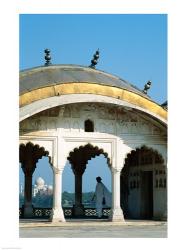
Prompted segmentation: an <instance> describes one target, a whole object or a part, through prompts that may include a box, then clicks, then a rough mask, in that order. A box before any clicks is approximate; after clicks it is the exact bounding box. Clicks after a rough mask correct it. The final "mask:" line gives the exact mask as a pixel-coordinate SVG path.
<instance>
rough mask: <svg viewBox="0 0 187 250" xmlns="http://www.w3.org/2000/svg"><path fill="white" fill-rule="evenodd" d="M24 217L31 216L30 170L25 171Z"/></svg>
mask: <svg viewBox="0 0 187 250" xmlns="http://www.w3.org/2000/svg"><path fill="white" fill-rule="evenodd" d="M23 214H24V218H32V217H33V206H32V172H26V173H25V187H24V212H23Z"/></svg>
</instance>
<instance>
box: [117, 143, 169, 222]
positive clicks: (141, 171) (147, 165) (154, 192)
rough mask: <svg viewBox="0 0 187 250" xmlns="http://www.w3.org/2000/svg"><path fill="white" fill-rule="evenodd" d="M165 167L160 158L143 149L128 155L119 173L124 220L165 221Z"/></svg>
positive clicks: (157, 154)
mask: <svg viewBox="0 0 187 250" xmlns="http://www.w3.org/2000/svg"><path fill="white" fill-rule="evenodd" d="M166 179H167V174H166V167H165V166H164V160H163V158H162V156H161V155H160V154H159V153H158V152H157V151H154V150H153V149H151V148H147V147H145V146H143V147H141V148H137V149H136V150H133V151H131V153H129V154H128V155H127V158H126V159H125V165H124V167H123V169H122V171H121V207H122V209H123V212H124V216H125V217H126V218H132V219H164V218H165V216H166V210H167V191H166Z"/></svg>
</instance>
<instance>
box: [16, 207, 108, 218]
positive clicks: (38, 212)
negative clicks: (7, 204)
mask: <svg viewBox="0 0 187 250" xmlns="http://www.w3.org/2000/svg"><path fill="white" fill-rule="evenodd" d="M51 211H52V209H51V208H37V207H35V208H33V218H49V217H50V215H51ZM63 211H64V216H65V217H66V218H73V217H74V216H73V208H72V207H66V208H63ZM109 214H110V208H103V216H104V217H108V216H109ZM96 216H97V215H96V209H95V208H84V216H83V217H96ZM19 218H24V214H23V208H19Z"/></svg>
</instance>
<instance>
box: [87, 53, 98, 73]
mask: <svg viewBox="0 0 187 250" xmlns="http://www.w3.org/2000/svg"><path fill="white" fill-rule="evenodd" d="M98 59H99V49H98V50H97V51H96V52H95V54H94V55H93V59H92V60H91V65H90V66H89V67H90V68H93V69H95V65H96V64H97V63H98V62H97V61H98Z"/></svg>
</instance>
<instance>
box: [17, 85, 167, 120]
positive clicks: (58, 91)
mask: <svg viewBox="0 0 187 250" xmlns="http://www.w3.org/2000/svg"><path fill="white" fill-rule="evenodd" d="M68 94H95V95H103V96H108V97H113V98H117V99H119V100H123V101H127V102H129V103H131V104H134V105H136V106H139V107H141V108H144V109H147V110H148V111H150V112H152V113H154V114H157V115H159V116H160V117H162V118H164V119H166V120H167V111H166V110H164V109H163V108H162V107H160V106H159V105H158V104H156V103H155V102H153V101H150V100H149V99H147V98H144V97H142V96H140V95H138V94H136V93H133V92H131V91H128V90H125V89H120V88H117V87H111V86H107V85H101V84H96V83H63V84H58V85H52V86H47V87H42V88H40V89H35V90H32V91H30V92H27V93H25V94H22V95H21V96H20V107H23V106H25V105H28V104H30V103H32V102H35V101H38V100H41V99H45V98H49V97H52V96H58V95H68Z"/></svg>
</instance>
